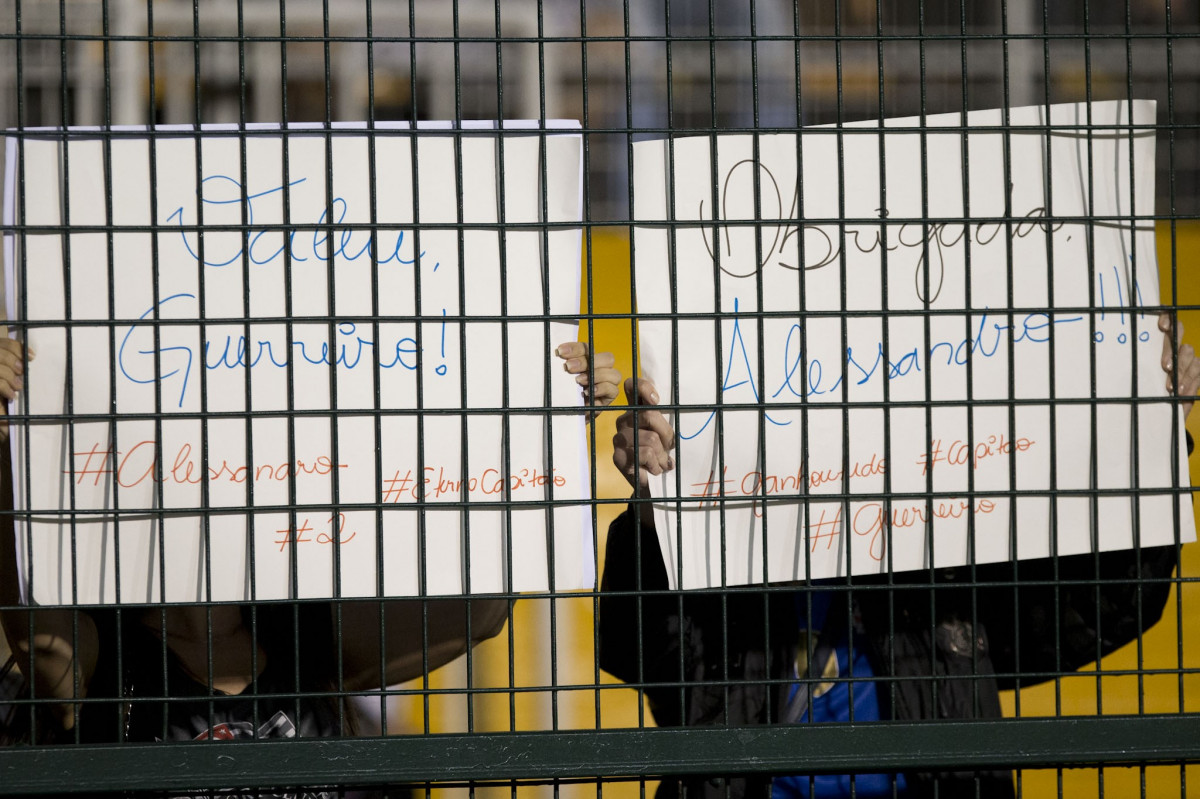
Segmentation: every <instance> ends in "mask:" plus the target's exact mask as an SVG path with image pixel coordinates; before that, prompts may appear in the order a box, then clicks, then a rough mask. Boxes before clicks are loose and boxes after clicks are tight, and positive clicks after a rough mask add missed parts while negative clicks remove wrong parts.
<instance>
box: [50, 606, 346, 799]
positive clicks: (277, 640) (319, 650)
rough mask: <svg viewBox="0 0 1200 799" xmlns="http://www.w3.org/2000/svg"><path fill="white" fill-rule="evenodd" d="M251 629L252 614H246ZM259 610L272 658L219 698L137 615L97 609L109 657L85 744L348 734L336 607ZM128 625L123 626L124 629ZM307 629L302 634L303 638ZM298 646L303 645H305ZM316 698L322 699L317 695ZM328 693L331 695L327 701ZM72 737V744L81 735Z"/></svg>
mask: <svg viewBox="0 0 1200 799" xmlns="http://www.w3.org/2000/svg"><path fill="white" fill-rule="evenodd" d="M243 612H244V614H245V616H246V623H247V625H250V623H251V615H250V614H251V611H250V610H249V608H246V609H244V610H243ZM295 612H296V614H297V615H296V616H293V615H292V613H293V607H291V606H283V605H266V606H262V607H260V608H258V610H257V611H256V614H257V618H256V619H254V626H253V629H254V630H256V632H257V638H256V640H257V641H258V643H259V645H260V646H261V647H262V649H263V651H264V652H265V653H266V654H265V658H264V662H262V664H261V665H260V668H261V673H260V674H259V675H258V676H257V678H256V679H255V680H254V681H253V682H252V683H251V684H250V685H249V686H247V688H246V689H245V690H244V691H243V692H242V693H241V694H236V695H227V694H222V693H220V692H213V691H210V690H209V689H208V688H207V687H206V686H205V685H204V684H202V683H200V682H198V681H197V680H196V679H195V678H194V677H193V676H192V675H190V674H189V673H188V672H187V671H186V670H185V669H184V668H183V666H182V664H181V663H180V661H179V660H178V659H177V658H176V657H175V655H174V654H173V653H172V652H171V650H170V649H169V648H167V647H166V646H164V644H163V642H162V641H161V640H160V639H159V638H158V636H156V635H155V634H154V633H153V632H152V631H151V630H150V629H149V628H147V627H146V626H144V625H143V624H142V623H141V622H139V621H138V619H137V615H136V614H132V613H128V612H126V613H124V614H123V616H121V617H118V615H117V613H116V611H114V610H110V609H104V610H99V611H92V612H91V613H92V616H93V619H94V620H95V622H96V627H97V633H98V639H99V645H100V651H99V653H98V659H97V668H96V672H95V674H94V675H93V677H92V681H91V683H90V684H89V690H88V698H89V701H87V702H84V703H83V704H82V705H81V710H80V717H79V739H80V740H81V741H82V742H84V743H110V742H113V741H129V742H152V741H193V740H209V739H212V740H214V741H215V743H213V744H212V745H214V746H227V745H236V744H227V743H225V742H226V741H231V742H236V741H239V740H261V739H266V738H293V737H304V738H317V737H330V736H337V735H339V734H342V732H341V730H342V729H343V727H342V725H341V724H339V708H338V706H337V703H336V700H333V699H330V698H328V696H327V694H328V692H329V691H331V690H333V688H334V685H333V683H332V680H331V677H330V675H332V674H333V673H334V671H333V666H332V664H333V659H332V658H333V642H332V633H331V627H330V625H331V619H330V614H329V607H328V605H324V604H315V605H313V604H304V605H298V606H296V607H295ZM118 618H120V622H118ZM300 631H302V632H300ZM298 646H299V648H298ZM314 692H315V693H317V694H318V695H317V696H312V695H311V694H313V693H314ZM320 694H325V695H320ZM344 713H345V719H346V721H347V723H346V725H345V729H346V732H345V734H347V735H349V734H353V732H352V727H353V725H352V723H351V722H352V716H351V715H350V714H351V708H350V707H348V706H347V707H346V708H345V709H344ZM63 737H64V738H65V739H66V740H68V741H73V740H74V739H75V736H74V734H73V733H65V734H63ZM167 795H168V796H170V797H172V799H192V798H193V797H195V798H196V799H199V798H200V797H205V799H207V797H210V796H211V797H223V798H225V797H230V798H237V799H240V797H243V796H244V797H254V799H338V797H343V796H350V795H354V796H362V795H365V794H360V793H358V792H352V793H350V792H344V791H340V790H337V789H332V788H303V789H280V790H271V789H263V790H239V789H236V788H235V789H221V790H203V791H183V792H178V793H175V792H172V793H169V794H167Z"/></svg>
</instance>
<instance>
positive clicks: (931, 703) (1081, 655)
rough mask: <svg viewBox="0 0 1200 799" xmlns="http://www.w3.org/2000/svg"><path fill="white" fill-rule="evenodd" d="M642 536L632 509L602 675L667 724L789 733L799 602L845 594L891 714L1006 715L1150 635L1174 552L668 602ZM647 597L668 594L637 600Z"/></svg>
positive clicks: (929, 792)
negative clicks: (631, 688) (1007, 697)
mask: <svg viewBox="0 0 1200 799" xmlns="http://www.w3.org/2000/svg"><path fill="white" fill-rule="evenodd" d="M639 526H640V525H639V524H638V522H637V516H636V514H635V513H634V512H633V510H632V509H630V510H627V511H626V512H625V513H623V514H622V515H621V516H619V517H618V518H617V519H616V521H614V522H613V524H612V526H611V527H610V528H609V532H608V544H607V549H606V560H605V568H604V576H603V578H602V581H601V591H602V596H601V599H600V616H599V620H598V625H599V641H600V665H601V667H602V668H603V669H604V670H606V671H608V672H609V673H611V674H612V675H614V676H616V677H618V678H619V679H622V680H624V681H626V682H630V683H636V684H638V685H645V693H646V696H647V698H648V700H649V702H650V708H651V711H652V712H653V714H654V719H655V721H656V722H657V723H658V724H659V725H662V726H680V725H683V726H696V725H729V726H741V725H757V724H767V723H778V722H779V720H780V719H781V718H782V717H783V715H784V708H785V704H786V701H787V695H788V691H789V689H790V688H791V686H792V685H793V684H794V679H793V677H794V674H795V671H794V666H793V664H794V662H795V655H796V641H797V638H798V631H799V630H800V629H801V628H805V629H807V628H808V627H809V626H810V625H808V624H807V623H805V622H806V621H807V620H802V619H798V618H797V603H796V601H795V594H796V592H797V591H801V592H805V591H814V590H819V591H832V592H835V597H836V599H835V601H834V604H833V606H832V608H831V610H830V618H831V619H835V620H836V619H839V618H840V619H843V620H846V621H845V623H847V624H849V623H854V624H856V625H861V629H862V631H863V632H864V633H865V638H866V640H867V641H868V652H867V653H866V654H867V655H868V657H869V658H870V661H871V666H872V670H873V671H874V673H875V674H876V675H878V677H879V678H880V682H879V683H878V685H877V688H878V694H879V699H880V713H881V716H882V717H883V718H890V719H894V720H897V721H916V720H922V719H972V718H980V719H987V718H998V717H999V716H1000V700H999V690H1000V689H1001V688H1009V687H1016V686H1018V685H1021V686H1027V685H1032V684H1035V683H1038V682H1042V681H1044V680H1046V679H1050V678H1052V677H1054V676H1056V675H1058V674H1061V673H1064V672H1071V671H1073V670H1075V669H1077V668H1079V667H1080V666H1083V665H1085V664H1087V663H1090V662H1092V661H1095V660H1096V659H1097V658H1099V657H1101V656H1103V655H1104V654H1107V653H1108V652H1110V651H1112V650H1113V649H1116V648H1117V647H1119V646H1121V645H1123V644H1125V643H1127V642H1128V641H1130V640H1132V639H1133V638H1134V637H1136V636H1137V635H1139V634H1140V633H1141V632H1143V631H1145V630H1146V629H1148V628H1149V627H1150V626H1152V625H1153V624H1154V623H1155V622H1156V621H1157V620H1158V618H1159V616H1160V615H1161V613H1162V608H1163V605H1164V603H1165V601H1166V597H1167V594H1168V592H1169V590H1170V584H1171V583H1170V575H1171V572H1172V570H1173V569H1174V567H1175V564H1176V555H1177V553H1176V548H1175V547H1173V546H1168V547H1157V548H1153V549H1151V548H1147V549H1144V550H1141V551H1140V553H1138V552H1111V553H1104V554H1101V555H1096V556H1093V555H1081V556H1073V557H1063V558H1058V559H1057V560H1044V561H1018V562H1013V563H1002V564H991V565H987V566H978V567H975V568H971V567H960V568H957V569H940V570H937V571H936V572H929V571H921V572H911V573H904V574H896V575H892V582H891V584H890V585H889V581H888V576H887V575H881V576H880V575H876V576H870V577H853V578H846V579H843V580H839V581H836V582H831V583H828V584H822V585H820V586H816V587H809V588H804V587H799V588H797V587H795V586H792V587H787V586H773V587H771V588H770V589H768V590H761V589H760V590H746V589H744V588H743V589H740V590H739V589H725V590H717V591H705V592H669V593H668V592H667V588H668V583H667V575H666V570H665V567H664V566H663V560H662V556H661V554H660V552H659V546H658V539H657V536H656V535H655V533H654V531H653V530H648V529H641V530H640V535H639V530H638V528H639ZM1139 554H1140V558H1139ZM639 563H640V564H641V568H640V576H639V569H638V564H639ZM1139 563H1140V566H1141V570H1140V573H1139V571H1138V564H1139ZM1139 574H1140V577H1141V578H1142V579H1144V580H1146V582H1141V581H1140V580H1139ZM980 583H986V584H988V585H984V586H980V585H979V584H980ZM637 591H650V592H659V593H652V594H649V595H643V596H640V597H638V596H636V595H635V594H631V593H626V592H637ZM1139 591H1140V594H1141V598H1140V602H1139V601H1138V592H1139ZM1056 603H1057V607H1058V609H1059V612H1058V613H1057V614H1056V613H1055V607H1056ZM801 607H803V604H801ZM1017 618H1019V619H1020V623H1019V625H1018V623H1017V621H1016V619H1017ZM1056 628H1057V631H1058V635H1056V634H1055V632H1056ZM1018 630H1019V634H1020V640H1019V645H1020V648H1019V654H1020V661H1019V662H1018V661H1017V653H1018V648H1017V644H1018V640H1017V632H1018ZM639 631H640V635H639ZM1056 642H1057V646H1058V648H1057V649H1056ZM964 677H965V678H967V679H963V678H964ZM726 681H728V682H726ZM905 777H906V782H907V791H906V792H905V794H904V796H906V797H909V796H917V797H924V796H933V795H934V792H935V790H936V791H937V795H939V796H943V797H945V796H976V795H978V796H981V797H1011V796H1012V795H1013V786H1012V778H1011V775H1010V774H1009V772H1008V771H991V772H981V773H974V772H971V773H951V774H928V773H926V774H922V773H917V774H908V775H905ZM770 785H771V779H770V777H768V776H761V775H750V776H746V777H733V778H730V779H728V780H722V779H715V778H710V777H708V776H696V777H685V778H680V779H668V780H664V781H663V783H662V784H661V786H660V788H659V793H658V797H659V799H666V798H667V797H675V796H680V795H687V796H689V797H691V799H699V798H700V797H705V799H720V798H722V797H731V799H742V797H766V796H769V794H770ZM935 786H936V788H935Z"/></svg>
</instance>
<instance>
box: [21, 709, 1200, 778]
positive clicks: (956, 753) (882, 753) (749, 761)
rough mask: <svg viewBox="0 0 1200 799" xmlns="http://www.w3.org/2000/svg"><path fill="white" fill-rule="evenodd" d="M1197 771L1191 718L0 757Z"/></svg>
mask: <svg viewBox="0 0 1200 799" xmlns="http://www.w3.org/2000/svg"><path fill="white" fill-rule="evenodd" d="M1193 761H1200V715H1170V716H1165V715H1164V716H1135V717H1128V716H1123V717H1122V716H1105V717H1097V718H1066V719H1022V720H1003V721H997V722H988V723H985V722H927V723H920V724H911V723H905V724H899V723H873V724H856V725H841V724H836V725H835V724H821V725H795V726H777V727H741V728H711V727H705V728H692V729H678V728H676V729H646V730H603V731H592V730H572V731H562V732H521V733H477V734H471V735H430V736H397V737H391V738H341V739H292V740H280V741H259V742H224V741H207V742H187V743H175V744H161V743H160V744H126V745H103V746H52V747H13V748H6V749H0V795H8V794H18V793H49V794H69V793H83V792H90V791H106V790H122V789H125V790H134V789H156V790H188V789H197V788H204V787H208V788H212V787H225V788H234V787H236V788H270V787H296V786H318V785H363V786H366V785H384V784H401V783H423V782H464V781H497V780H553V779H559V780H570V779H595V778H603V777H639V776H645V777H650V778H654V777H657V776H661V775H673V774H697V773H711V774H733V773H777V774H796V773H820V772H826V773H830V772H832V773H850V772H862V771H925V770H950V769H953V770H970V769H977V768H978V769H992V768H1038V767H1053V766H1087V765H1098V764H1103V765H1120V764H1139V763H1182V762H1193Z"/></svg>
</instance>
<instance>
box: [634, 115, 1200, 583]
mask: <svg viewBox="0 0 1200 799" xmlns="http://www.w3.org/2000/svg"><path fill="white" fill-rule="evenodd" d="M921 124H925V125H927V126H928V127H929V128H932V129H933V131H932V132H929V133H928V134H927V135H922V134H921V133H920V132H919V127H920V126H921ZM1153 124H1154V104H1153V103H1151V102H1140V101H1139V102H1134V103H1132V104H1130V103H1123V102H1108V103H1096V104H1094V105H1092V106H1091V108H1090V109H1089V108H1088V107H1087V106H1086V105H1059V106H1053V107H1050V108H1049V109H1047V108H1044V107H1042V108H1018V109H1013V110H1011V111H1010V112H1009V116H1008V117H1007V119H1006V118H1005V116H1004V115H1003V114H1002V112H1001V111H999V110H996V111H980V112H972V113H969V114H967V115H966V117H965V119H964V117H963V116H961V115H959V114H948V115H944V116H931V117H928V118H927V119H926V120H924V123H922V121H921V120H919V119H916V118H912V119H892V120H886V122H885V127H886V128H898V129H901V130H896V131H887V132H884V131H883V130H881V129H880V124H879V123H878V122H867V123H861V124H855V125H851V126H846V127H844V128H841V129H836V128H826V129H816V128H810V129H805V130H804V131H802V132H801V133H800V134H799V135H790V134H778V135H759V136H752V135H716V136H715V137H707V136H706V137H693V138H679V139H674V140H672V141H669V142H663V141H656V142H642V143H638V144H635V145H634V159H635V166H634V175H635V191H636V197H635V218H636V220H638V222H639V226H638V227H637V228H636V230H635V234H634V246H635V250H634V253H635V261H634V268H635V271H636V292H637V309H638V313H639V315H640V317H641V322H640V325H639V333H640V355H641V366H642V371H643V374H644V375H645V376H647V377H649V378H651V379H653V380H654V381H655V383H656V384H657V386H658V389H659V392H660V395H661V400H660V402H661V403H662V404H667V405H674V404H677V405H678V406H680V407H678V408H677V410H678V412H677V413H674V412H673V413H671V421H672V423H673V424H674V427H675V429H676V431H677V433H678V435H679V442H678V449H677V451H676V453H675V459H676V463H677V468H676V469H675V470H674V471H672V472H668V473H667V474H665V475H664V476H662V477H661V478H652V479H651V488H652V492H653V496H654V497H655V498H656V502H655V505H654V511H655V522H656V528H657V530H658V534H659V539H660V544H661V547H662V550H663V552H664V553H666V555H665V557H666V558H667V560H668V563H667V571H668V573H669V575H670V578H671V581H672V585H678V586H682V587H684V588H695V587H705V586H719V585H739V584H748V583H758V582H762V581H788V580H803V579H805V578H806V577H812V578H824V577H832V576H838V575H845V574H847V573H855V574H864V573H865V574H870V573H879V572H884V571H886V570H888V569H891V570H894V571H903V570H911V569H921V568H928V567H929V566H931V565H933V566H939V567H940V566H953V565H959V564H966V563H972V562H974V563H988V562H996V561H1004V560H1009V559H1013V558H1036V557H1043V556H1047V555H1051V554H1053V553H1058V554H1064V555H1065V554H1072V553H1079V552H1089V551H1093V550H1094V549H1099V550H1110V549H1118V548H1128V547H1132V546H1135V545H1136V544H1138V543H1140V544H1142V545H1151V544H1163V543H1172V542H1174V541H1176V540H1177V538H1176V536H1177V531H1178V536H1179V540H1183V541H1190V540H1193V539H1194V536H1195V529H1194V523H1193V519H1192V507H1191V502H1190V497H1189V496H1188V494H1186V493H1180V492H1179V490H1178V489H1179V487H1180V486H1181V485H1185V484H1186V482H1187V467H1186V462H1185V447H1184V444H1183V440H1184V439H1183V435H1184V433H1183V425H1182V422H1181V421H1180V420H1179V419H1178V418H1177V412H1176V406H1175V405H1173V404H1171V403H1167V402H1158V403H1156V402H1152V401H1148V400H1153V399H1156V398H1161V397H1164V396H1166V390H1165V388H1164V375H1163V372H1162V369H1161V367H1160V364H1159V361H1160V356H1161V352H1162V335H1161V334H1160V333H1159V331H1158V329H1157V327H1156V316H1155V314H1154V313H1152V312H1147V311H1142V310H1139V306H1154V305H1157V304H1158V303H1159V287H1158V277H1157V268H1156V262H1155V253H1154V247H1155V241H1154V232H1153V220H1152V219H1150V218H1148V217H1149V216H1150V215H1152V214H1153V211H1154V135H1155V133H1154V130H1153V128H1152V126H1153ZM1006 125H1011V126H1013V128H1012V129H1010V131H1009V132H1008V133H1005V132H1004V126H1006ZM1089 125H1090V126H1095V127H1094V128H1091V129H1089ZM940 128H944V129H945V131H944V132H942V131H939V130H938V129H940ZM714 159H715V161H714ZM797 164H799V165H800V168H799V169H797ZM923 218H924V219H926V220H928V221H925V222H923V221H922V220H923ZM884 219H886V223H885V222H883V221H882V220H884ZM1089 219H1090V220H1092V221H1091V222H1089V221H1088V220H1089ZM664 223H672V224H664ZM658 314H674V315H678V318H677V319H670V318H662V317H659V316H656V315H658Z"/></svg>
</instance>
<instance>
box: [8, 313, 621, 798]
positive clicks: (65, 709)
mask: <svg viewBox="0 0 1200 799" xmlns="http://www.w3.org/2000/svg"><path fill="white" fill-rule="evenodd" d="M555 353H556V355H557V356H558V357H559V358H561V359H562V361H563V367H564V368H565V369H566V371H567V372H570V373H572V374H574V375H576V382H577V383H578V384H579V385H580V386H581V387H582V389H583V391H584V392H585V395H586V396H587V398H588V399H589V401H590V403H591V404H592V405H593V406H597V407H598V406H604V405H607V404H608V403H610V402H611V401H612V400H613V399H614V398H615V397H616V395H617V392H618V390H619V386H620V382H621V375H620V372H618V371H617V370H616V369H615V368H613V357H612V354H611V353H597V354H596V355H595V357H594V358H593V357H592V355H591V352H590V350H589V347H588V345H587V344H585V343H582V342H569V343H566V344H563V345H560V346H559V347H558V348H557V349H556V350H555ZM28 358H29V361H32V360H33V358H34V353H33V352H32V351H31V352H29V353H28ZM24 364H25V361H24V358H23V353H22V347H21V345H20V344H19V343H18V342H16V341H14V340H12V339H9V338H7V337H0V396H3V397H4V398H5V399H7V400H11V399H13V397H14V396H15V394H16V392H17V391H19V390H20V388H21V386H22V380H23V377H22V375H23V372H24ZM593 383H594V387H593ZM2 435H3V439H4V443H7V437H8V428H7V425H6V424H5V425H4V426H3V433H2ZM0 471H2V476H3V487H2V489H0V490H2V491H3V495H4V498H5V499H4V500H3V501H4V502H5V503H6V508H7V509H11V507H12V505H11V502H12V469H11V463H10V462H9V458H8V457H3V458H0ZM216 518H219V517H216ZM14 539H15V536H14V532H13V521H12V516H11V515H5V516H3V518H2V520H0V608H3V609H4V610H3V613H2V615H0V621H2V622H3V627H4V632H5V633H6V635H7V638H8V642H9V645H10V647H11V648H12V651H13V653H14V654H13V661H12V662H15V664H16V667H17V668H18V669H21V670H23V671H25V672H26V673H27V674H30V675H31V676H32V682H33V687H34V689H35V690H34V695H35V696H37V697H45V698H52V699H56V700H58V701H57V702H56V703H53V704H38V705H37V706H36V707H37V708H38V712H37V713H30V712H29V707H30V705H28V704H24V705H19V706H17V705H14V708H17V710H18V712H16V713H13V712H11V711H10V714H9V715H10V717H11V718H10V723H11V725H12V726H10V728H9V734H10V737H16V738H22V737H23V738H24V739H25V740H26V741H28V740H33V741H34V742H38V743H43V742H70V741H75V740H78V741H81V742H95V743H99V742H115V741H154V740H192V739H208V738H214V739H241V738H251V739H255V738H275V737H293V736H303V737H316V736H336V735H349V734H354V732H355V731H356V724H355V719H354V712H353V707H352V705H351V704H350V703H348V702H347V701H346V697H345V694H346V692H363V691H372V690H381V689H383V688H386V687H387V686H390V685H396V684H398V683H402V682H405V681H407V680H410V679H413V678H415V677H418V676H420V675H422V674H424V673H427V672H428V671H429V670H432V669H435V668H437V667H439V666H441V665H442V664H445V663H447V662H449V661H450V660H452V659H454V658H455V657H457V656H459V655H460V654H462V653H463V652H465V651H466V650H467V649H468V648H469V647H471V646H473V645H474V644H476V643H478V642H480V641H482V640H484V639H487V638H490V637H492V636H494V635H496V634H497V633H498V632H499V631H500V630H501V628H502V627H503V626H504V622H505V621H506V619H507V618H508V613H509V601H508V600H507V599H505V598H482V599H474V598H472V599H424V600H418V599H411V600H388V601H380V600H341V601H340V602H338V603H336V604H335V603H332V602H328V601H317V602H295V603H292V602H282V603H261V604H254V605H249V604H228V603H227V604H205V605H198V604H187V605H169V606H152V607H148V608H124V609H112V608H109V609H78V610H76V609H74V608H40V609H32V608H19V607H16V606H17V605H18V603H19V594H18V585H17V575H16V562H15V551H14V543H15V542H14ZM10 668H11V663H10ZM164 698H169V701H163V699H164ZM78 700H84V701H78ZM104 700H110V701H104ZM0 709H3V706H2V705H0ZM3 720H4V719H2V718H0V722H2V721H3ZM22 725H23V726H24V729H23V734H17V735H14V734H13V730H14V728H20V727H22ZM3 733H4V729H3V728H0V734H3ZM263 795H271V794H270V793H269V792H268V793H265V794H263ZM306 795H307V794H306ZM313 795H320V796H333V795H334V794H333V793H329V794H326V793H319V794H313Z"/></svg>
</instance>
